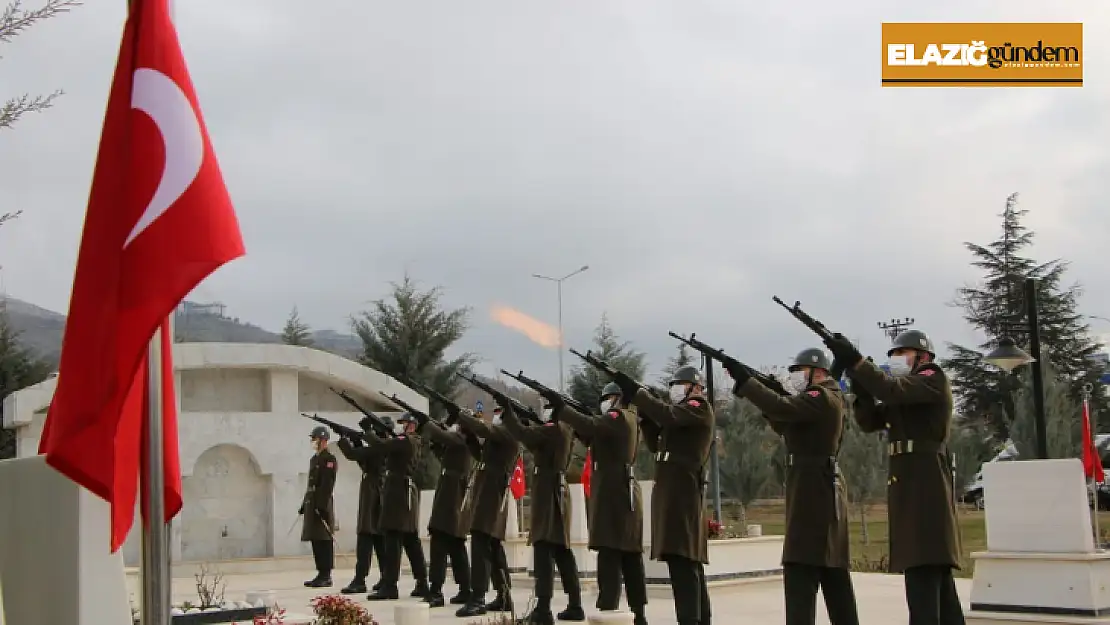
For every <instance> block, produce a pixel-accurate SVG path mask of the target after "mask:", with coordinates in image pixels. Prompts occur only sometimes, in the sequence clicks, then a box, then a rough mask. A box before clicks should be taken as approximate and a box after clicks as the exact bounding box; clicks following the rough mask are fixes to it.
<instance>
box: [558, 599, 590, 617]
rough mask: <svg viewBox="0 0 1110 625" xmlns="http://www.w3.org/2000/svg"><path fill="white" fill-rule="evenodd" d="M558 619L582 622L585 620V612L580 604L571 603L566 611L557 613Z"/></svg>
mask: <svg viewBox="0 0 1110 625" xmlns="http://www.w3.org/2000/svg"><path fill="white" fill-rule="evenodd" d="M558 618H559V620H560V621H584V620H586V611H585V610H583V609H582V604H581V603H580V602H577V603H576V602H574V601H571V603H570V605H568V606H567V609H565V610H563V611H562V612H560V613H559V615H558Z"/></svg>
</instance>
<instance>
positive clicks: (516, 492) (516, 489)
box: [509, 456, 525, 499]
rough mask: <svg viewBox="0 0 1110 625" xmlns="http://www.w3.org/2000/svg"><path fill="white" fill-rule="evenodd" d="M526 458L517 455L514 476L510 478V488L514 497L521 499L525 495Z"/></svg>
mask: <svg viewBox="0 0 1110 625" xmlns="http://www.w3.org/2000/svg"><path fill="white" fill-rule="evenodd" d="M524 489H525V483H524V458H521V457H520V456H517V459H516V468H515V469H513V477H512V479H511V480H509V490H510V491H512V493H513V499H520V498H521V497H523V496H524Z"/></svg>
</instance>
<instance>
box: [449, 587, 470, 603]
mask: <svg viewBox="0 0 1110 625" xmlns="http://www.w3.org/2000/svg"><path fill="white" fill-rule="evenodd" d="M469 602H470V591H469V590H463V589H459V594H457V595H455V596H454V597H451V605H466V604H467V603H469Z"/></svg>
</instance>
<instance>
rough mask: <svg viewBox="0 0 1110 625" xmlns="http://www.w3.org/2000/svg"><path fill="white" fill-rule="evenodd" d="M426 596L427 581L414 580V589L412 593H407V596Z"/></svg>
mask: <svg viewBox="0 0 1110 625" xmlns="http://www.w3.org/2000/svg"><path fill="white" fill-rule="evenodd" d="M427 595H428V580H426V579H418V580H416V588H413V589H412V592H410V593H409V596H410V597H426V596H427Z"/></svg>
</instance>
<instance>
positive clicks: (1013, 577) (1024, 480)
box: [966, 458, 1110, 625]
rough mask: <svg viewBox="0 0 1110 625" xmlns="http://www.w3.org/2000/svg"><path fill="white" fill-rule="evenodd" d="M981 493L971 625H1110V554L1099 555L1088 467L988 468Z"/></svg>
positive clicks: (1052, 463) (1028, 464) (1047, 463)
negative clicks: (982, 539) (983, 529)
mask: <svg viewBox="0 0 1110 625" xmlns="http://www.w3.org/2000/svg"><path fill="white" fill-rule="evenodd" d="M983 493H984V497H985V505H986V525H987V551H985V552H979V553H974V554H972V558H974V559H975V577H974V580H973V583H972V587H971V611H970V612H969V613H968V614H967V615H966V620H967V623H968V624H969V625H973V624H977V625H988V624H996V623H1059V624H1063V623H1092V624H1093V623H1105V624H1107V625H1110V553H1107V552H1105V551H1100V550H1096V549H1095V545H1094V538H1093V531H1092V529H1093V528H1092V525H1091V516H1090V514H1091V512H1090V508H1089V507H1088V503H1087V492H1086V486H1085V485H1084V476H1083V465H1082V463H1080V461H1079V460H1077V459H1074V458H1072V459H1064V460H1037V461H1019V462H998V463H990V464H987V465H985V466H984V467H983Z"/></svg>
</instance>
